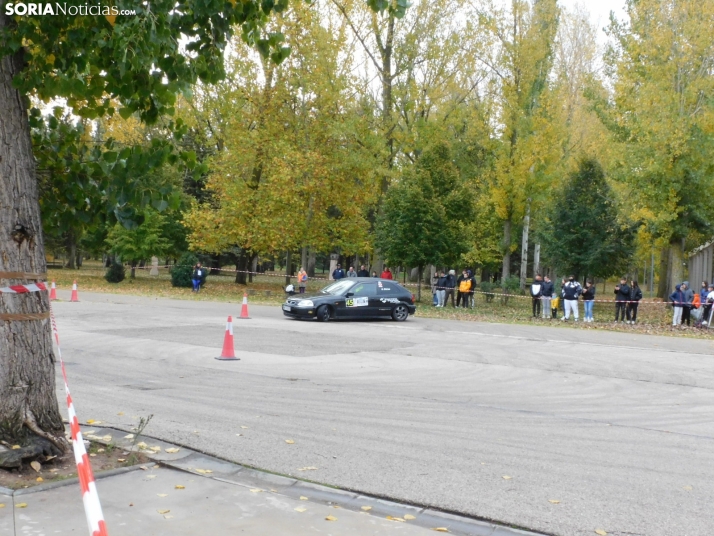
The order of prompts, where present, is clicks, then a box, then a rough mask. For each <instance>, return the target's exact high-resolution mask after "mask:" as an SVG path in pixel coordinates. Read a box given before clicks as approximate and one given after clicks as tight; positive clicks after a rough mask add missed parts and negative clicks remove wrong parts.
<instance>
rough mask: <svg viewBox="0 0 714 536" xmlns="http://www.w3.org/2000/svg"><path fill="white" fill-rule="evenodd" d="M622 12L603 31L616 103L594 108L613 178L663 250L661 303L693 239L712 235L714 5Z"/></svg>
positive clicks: (600, 102)
mask: <svg viewBox="0 0 714 536" xmlns="http://www.w3.org/2000/svg"><path fill="white" fill-rule="evenodd" d="M626 12H627V16H628V21H627V22H619V21H618V20H616V19H614V18H613V19H612V20H611V23H610V26H609V33H610V35H611V36H612V37H613V45H612V47H611V48H610V49H609V50H608V53H607V55H606V65H607V68H608V74H609V75H610V79H611V83H612V86H613V89H614V95H613V97H612V98H611V99H608V98H606V95H605V96H603V97H602V98H599V99H597V98H596V99H595V104H596V106H597V109H598V112H599V113H600V115H601V117H602V119H603V121H604V124H605V125H606V126H607V127H608V128H609V129H610V131H611V133H612V137H613V141H614V142H615V144H616V155H617V156H616V157H615V161H614V163H613V176H614V177H615V178H616V179H618V180H619V181H620V183H621V184H622V185H623V186H624V187H625V188H626V191H627V194H626V195H627V197H628V201H629V203H630V205H631V211H632V213H633V216H634V218H635V219H638V220H641V221H643V222H644V223H645V225H646V226H647V231H648V233H649V234H650V235H651V236H653V237H654V238H655V239H656V240H657V241H659V242H660V243H662V244H663V246H664V247H663V249H662V254H661V258H662V260H663V264H662V268H661V271H660V287H659V293H658V294H659V296H660V297H666V296H667V295H668V293H669V292H670V291H671V289H672V288H673V286H674V285H675V284H676V283H678V282H681V280H682V279H683V277H684V274H683V266H684V262H683V260H684V259H683V246H684V241H685V239H686V237H687V236H688V234H689V232H690V230H691V229H697V230H700V231H704V232H705V233H706V234H711V231H712V224H711V222H712V221H714V208H713V207H712V204H711V203H710V202H709V200H708V196H707V195H706V194H705V192H709V191H711V190H712V188H713V187H714V130H713V125H714V41H712V39H711V35H712V24H713V23H714V2H710V1H707V2H700V1H694V0H636V1H635V0H629V1H628V2H627V4H626Z"/></svg>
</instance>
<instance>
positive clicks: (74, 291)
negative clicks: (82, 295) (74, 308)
mask: <svg viewBox="0 0 714 536" xmlns="http://www.w3.org/2000/svg"><path fill="white" fill-rule="evenodd" d="M69 301H71V302H78V301H79V296H78V295H77V282H76V281H75V282H74V283H72V296H71V297H70V299H69Z"/></svg>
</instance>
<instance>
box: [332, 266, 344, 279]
mask: <svg viewBox="0 0 714 536" xmlns="http://www.w3.org/2000/svg"><path fill="white" fill-rule="evenodd" d="M344 277H345V271H344V270H343V269H342V265H341V264H339V263H338V264H337V268H335V270H334V271H333V272H332V279H334V280H335V281H339V280H340V279H343V278H344Z"/></svg>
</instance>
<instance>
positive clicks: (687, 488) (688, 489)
mask: <svg viewBox="0 0 714 536" xmlns="http://www.w3.org/2000/svg"><path fill="white" fill-rule="evenodd" d="M684 489H685V491H692V490H693V489H694V488H693V487H692V486H684Z"/></svg>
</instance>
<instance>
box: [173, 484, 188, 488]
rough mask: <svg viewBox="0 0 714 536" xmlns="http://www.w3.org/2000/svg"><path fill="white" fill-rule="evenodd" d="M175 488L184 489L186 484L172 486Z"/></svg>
mask: <svg viewBox="0 0 714 536" xmlns="http://www.w3.org/2000/svg"><path fill="white" fill-rule="evenodd" d="M174 488H175V489H186V486H182V485H181V484H176V485H175V486H174Z"/></svg>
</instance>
